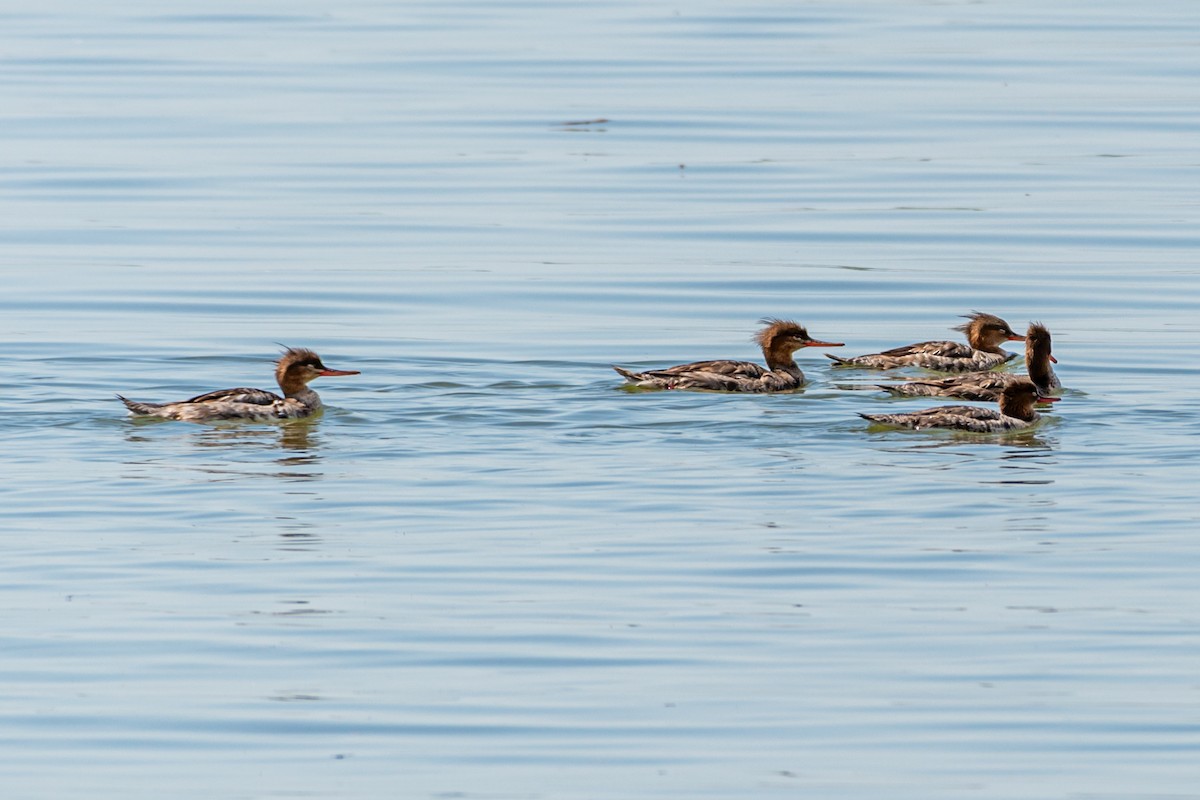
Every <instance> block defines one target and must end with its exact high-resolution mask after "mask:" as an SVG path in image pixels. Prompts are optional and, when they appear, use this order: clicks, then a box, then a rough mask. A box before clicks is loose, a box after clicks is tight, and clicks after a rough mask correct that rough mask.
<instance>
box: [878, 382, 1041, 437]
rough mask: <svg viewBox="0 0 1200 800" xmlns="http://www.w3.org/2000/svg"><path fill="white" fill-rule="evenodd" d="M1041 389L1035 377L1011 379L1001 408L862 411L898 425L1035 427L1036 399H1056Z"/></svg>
mask: <svg viewBox="0 0 1200 800" xmlns="http://www.w3.org/2000/svg"><path fill="white" fill-rule="evenodd" d="M1057 401H1058V398H1057V397H1045V396H1042V395H1040V394H1039V393H1038V388H1037V387H1036V386H1034V385H1033V382H1032V381H1028V380H1021V381H1017V382H1016V383H1012V384H1010V385H1008V386H1006V387H1004V389H1003V390H1002V391H1001V392H1000V410H999V411H997V410H995V409H992V408H981V407H979V406H937V407H934V408H927V409H925V410H923V411H913V412H909V413H906V414H859V416H860V417H862V418H863V419H865V420H869V421H870V422H874V423H878V424H880V425H891V426H893V427H897V428H912V429H913V430H918V431H919V430H925V429H927V428H945V429H948V430H956V431H971V432H972V433H1003V432H1005V431H1019V430H1025V429H1026V428H1032V427H1033V426H1034V425H1036V424H1037V423H1038V421H1039V420H1040V419H1041V415H1040V414H1038V413H1037V412H1036V411H1034V410H1033V405H1034V403H1053V402H1057Z"/></svg>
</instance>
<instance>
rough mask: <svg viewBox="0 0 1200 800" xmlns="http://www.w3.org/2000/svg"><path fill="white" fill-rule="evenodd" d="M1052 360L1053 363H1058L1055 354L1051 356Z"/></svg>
mask: <svg viewBox="0 0 1200 800" xmlns="http://www.w3.org/2000/svg"><path fill="white" fill-rule="evenodd" d="M1050 360H1051V361H1053V362H1054V363H1055V364H1057V363H1058V359H1057V358H1055V357H1054V354H1053V353H1051V354H1050Z"/></svg>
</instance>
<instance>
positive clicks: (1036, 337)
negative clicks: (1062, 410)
mask: <svg viewBox="0 0 1200 800" xmlns="http://www.w3.org/2000/svg"><path fill="white" fill-rule="evenodd" d="M1051 362H1053V363H1055V364H1057V363H1058V359H1057V358H1055V357H1054V354H1053V353H1052V352H1051V341H1050V331H1049V330H1047V329H1046V326H1045V325H1043V324H1041V323H1040V322H1034V323H1032V324H1030V326H1029V329H1028V330H1027V331H1026V332H1025V370H1026V372H1028V373H1029V374H1028V377H1026V376H1025V375H1014V374H1012V373H1011V372H968V373H965V374H962V375H952V376H950V377H948V378H941V379H931V380H925V381H909V382H907V383H894V384H878V386H879V388H880V389H883V390H884V391H887V392H891V393H892V394H895V395H900V396H903V397H958V398H962V399H963V400H997V399H999V397H1000V392H1002V391H1003V390H1004V387H1006V386H1010V385H1012V384H1014V383H1017V382H1018V381H1023V380H1030V381H1033V385H1034V386H1036V387H1037V390H1038V394H1039V395H1049V394H1052V393H1053V392H1055V391H1056V390H1058V389H1060V388H1062V383H1060V382H1059V379H1058V375H1056V374H1055V373H1054V367H1052V366H1050V364H1051Z"/></svg>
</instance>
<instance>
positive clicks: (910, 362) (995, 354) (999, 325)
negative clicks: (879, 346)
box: [825, 311, 1025, 372]
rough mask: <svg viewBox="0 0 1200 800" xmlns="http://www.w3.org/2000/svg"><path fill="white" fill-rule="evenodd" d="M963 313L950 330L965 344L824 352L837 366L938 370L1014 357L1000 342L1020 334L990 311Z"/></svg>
mask: <svg viewBox="0 0 1200 800" xmlns="http://www.w3.org/2000/svg"><path fill="white" fill-rule="evenodd" d="M965 316H966V319H967V320H968V321H967V322H964V323H963V324H962V325H958V326H956V327H955V328H954V330H956V331H962V332H963V333H965V334H966V335H967V342H968V344H962V343H961V342H920V343H918V344H910V345H905V346H904V347H897V348H895V349H893V350H885V351H883V352H882V353H871V354H869V355H865V356H854V357H853V358H839V357H838V356H834V355H830V354H829V353H826V354H825V355H826V356H827V357H829V358H832V359H833V360H834V361H836V362H837V363H838V366H848V367H865V368H867V369H895V368H896V367H924V368H925V369H933V370H938V371H940V372H974V371H977V370H988V369H994V368H995V367H998V366H1000V365H1001V364H1003V363H1004V362H1006V361H1008V360H1009V359H1012V358H1016V355H1017V354H1016V353H1008V352H1006V351H1004V350H1001V349H1000V343H1001V342H1005V341H1008V342H1020V341H1024V339H1025V337H1024V336H1018V335H1017V334H1015V333H1013V330H1012V328H1010V327H1009V326H1008V323H1007V322H1005V321H1004V320H1002V319H1000V318H999V317H997V316H995V315H993V314H984V313H983V312H982V311H973V312H971V313H970V314H967V315H965Z"/></svg>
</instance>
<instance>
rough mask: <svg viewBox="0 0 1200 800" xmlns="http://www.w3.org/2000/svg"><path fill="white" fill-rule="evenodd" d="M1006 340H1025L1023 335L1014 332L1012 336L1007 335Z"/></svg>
mask: <svg viewBox="0 0 1200 800" xmlns="http://www.w3.org/2000/svg"><path fill="white" fill-rule="evenodd" d="M1008 340H1009V341H1010V342H1023V341H1025V337H1024V336H1018V335H1017V334H1015V333H1014V334H1013V335H1012V336H1010V337H1008Z"/></svg>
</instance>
